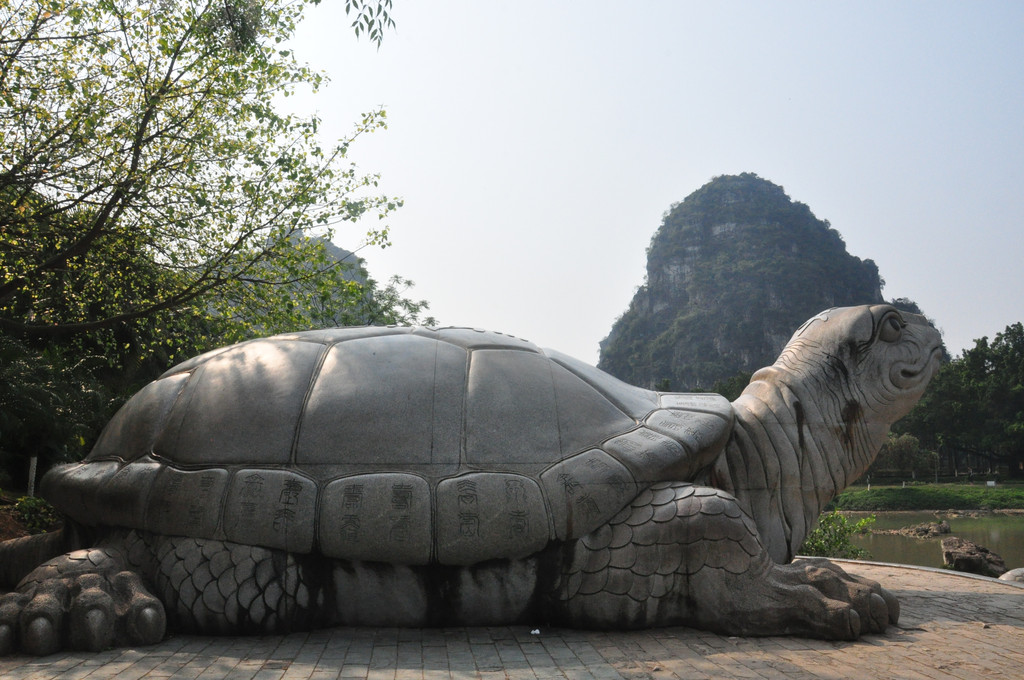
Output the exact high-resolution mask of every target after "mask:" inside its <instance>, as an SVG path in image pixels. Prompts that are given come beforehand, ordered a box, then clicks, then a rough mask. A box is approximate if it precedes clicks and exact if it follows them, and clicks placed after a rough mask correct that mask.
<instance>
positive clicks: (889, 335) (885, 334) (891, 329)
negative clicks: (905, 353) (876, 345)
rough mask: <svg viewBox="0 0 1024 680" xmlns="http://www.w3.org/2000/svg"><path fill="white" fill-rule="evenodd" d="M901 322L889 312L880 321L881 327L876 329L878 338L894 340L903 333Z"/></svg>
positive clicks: (887, 340)
mask: <svg viewBox="0 0 1024 680" xmlns="http://www.w3.org/2000/svg"><path fill="white" fill-rule="evenodd" d="M903 326H904V324H903V322H902V321H901V320H900V318H899V317H898V316H897V315H895V314H890V315H889V316H887V317H886V318H885V319H884V320H883V321H882V329H881V330H880V331H878V339H879V340H881V341H883V342H896V341H897V340H899V339H900V336H901V335H902V334H903Z"/></svg>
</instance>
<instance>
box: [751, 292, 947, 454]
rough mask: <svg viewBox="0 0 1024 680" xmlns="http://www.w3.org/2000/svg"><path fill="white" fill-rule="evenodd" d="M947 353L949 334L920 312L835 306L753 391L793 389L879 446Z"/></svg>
mask: <svg viewBox="0 0 1024 680" xmlns="http://www.w3.org/2000/svg"><path fill="white" fill-rule="evenodd" d="M942 355H943V349H942V337H941V335H940V334H939V332H938V331H937V330H935V328H934V327H933V326H932V325H931V324H930V323H929V322H928V320H927V319H925V318H924V317H923V316H921V315H920V314H908V313H906V312H901V311H899V310H898V309H896V308H895V307H892V306H891V305H866V306H863V307H843V308H835V309H829V310H826V311H824V312H822V313H821V314H818V315H817V316H815V317H813V318H812V319H810V320H808V321H807V322H806V323H804V325H802V326H801V327H800V328H799V329H797V331H796V333H794V334H793V337H792V338H791V339H790V341H789V343H787V345H786V347H785V349H783V351H782V354H781V355H780V356H779V358H778V360H777V361H776V362H775V364H774V365H773V366H770V367H768V368H763V369H761V370H760V371H758V372H757V373H755V374H754V375H753V377H752V378H751V386H750V387H748V389H751V388H753V387H754V384H755V382H758V381H764V382H768V383H774V384H776V385H778V386H785V387H788V388H790V389H791V390H792V392H794V393H795V394H800V395H804V397H806V398H810V399H812V400H813V401H814V402H815V405H816V406H817V409H816V410H817V411H818V412H819V413H821V414H822V415H823V416H824V417H825V418H826V420H828V421H830V424H831V425H832V426H833V427H836V426H838V427H839V429H840V431H841V433H843V434H844V435H845V437H846V438H847V439H848V440H849V439H851V438H853V432H854V430H855V429H856V430H858V431H859V433H860V434H861V435H863V434H867V435H868V436H869V441H867V442H864V444H866V445H867V447H868V448H872V447H873V446H874V445H876V444H877V445H880V444H881V438H883V437H884V436H885V433H886V432H887V431H888V429H889V426H890V425H892V423H894V422H896V421H897V420H899V419H900V418H902V417H903V416H904V415H906V414H907V413H908V412H909V411H910V409H911V408H913V406H914V404H916V403H917V401H918V400H919V399H920V398H921V395H922V394H924V390H925V387H927V385H928V382H929V381H930V380H931V378H932V376H933V375H934V374H935V372H936V371H937V370H938V368H939V364H940V361H941V357H942ZM806 410H807V409H805V411H806ZM837 421H838V422H837ZM858 438H859V437H858ZM860 453H861V455H863V453H864V452H860ZM874 454H875V451H874V450H872V451H870V452H868V456H869V457H870V458H872V459H873V458H874ZM857 457H858V458H860V457H861V456H857Z"/></svg>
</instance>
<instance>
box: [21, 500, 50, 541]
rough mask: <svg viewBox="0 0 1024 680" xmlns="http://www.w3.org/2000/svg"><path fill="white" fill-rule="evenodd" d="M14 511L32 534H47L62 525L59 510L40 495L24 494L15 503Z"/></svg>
mask: <svg viewBox="0 0 1024 680" xmlns="http://www.w3.org/2000/svg"><path fill="white" fill-rule="evenodd" d="M14 512H15V514H16V515H17V516H18V520H19V521H20V522H21V523H22V524H23V525H24V526H25V529H27V530H28V532H29V533H30V534H45V533H46V532H47V531H50V530H51V529H56V528H57V527H58V526H59V525H60V515H58V514H57V511H56V510H54V508H53V506H52V505H50V504H49V503H47V502H46V501H45V500H44V499H42V498H40V497H38V496H22V497H21V498H19V499H18V502H17V503H15V504H14Z"/></svg>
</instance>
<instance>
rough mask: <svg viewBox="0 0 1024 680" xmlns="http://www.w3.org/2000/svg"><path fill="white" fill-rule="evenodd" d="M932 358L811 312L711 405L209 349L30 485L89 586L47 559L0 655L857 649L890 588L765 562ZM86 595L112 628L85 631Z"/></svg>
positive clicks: (491, 363) (341, 348)
mask: <svg viewBox="0 0 1024 680" xmlns="http://www.w3.org/2000/svg"><path fill="white" fill-rule="evenodd" d="M939 348H940V345H939V335H938V333H937V332H936V331H935V330H934V329H933V328H931V326H929V325H928V324H927V323H926V322H925V321H924V319H923V318H921V317H914V316H912V315H901V314H900V313H899V312H897V311H896V310H895V309H893V308H891V307H888V306H884V305H879V306H872V307H860V308H849V309H840V310H829V311H828V312H824V313H822V314H820V315H818V316H817V317H815V318H814V319H812V320H811V321H809V322H807V323H806V324H804V326H802V327H801V328H800V329H799V330H798V331H797V333H796V334H795V335H794V337H793V339H792V340H791V342H790V344H789V345H788V346H787V348H786V349H785V350H784V352H783V354H782V355H781V356H780V358H779V360H778V361H777V362H776V364H775V365H774V366H772V367H768V368H766V369H762V370H761V371H759V372H758V373H756V374H755V375H754V376H753V379H752V381H751V385H750V386H749V387H748V388H747V390H745V392H744V394H743V396H741V397H740V398H739V399H738V400H737V401H736V402H734V403H733V404H729V403H728V402H726V401H725V400H724V399H722V398H721V397H718V396H717V395H679V394H658V393H654V392H648V391H646V390H641V389H639V388H636V387H632V386H629V385H625V384H623V383H621V382H618V381H616V380H615V379H614V378H612V377H610V376H607V375H605V374H603V373H601V372H600V371H598V370H597V369H594V368H592V367H589V366H586V365H584V364H582V363H580V362H578V361H576V360H573V359H570V358H568V357H565V356H563V355H559V354H557V353H554V352H547V351H542V350H540V349H539V348H537V347H535V346H533V345H531V344H530V343H528V342H526V341H524V340H521V339H518V338H515V337H512V336H508V335H503V334H499V333H491V332H486V331H479V330H474V329H426V328H416V329H401V328H384V329H374V328H363V329H333V330H328V331H313V332H310V333H297V334H289V335H283V336H276V337H274V338H268V339H265V340H257V341H251V342H247V343H242V344H241V345H238V346H236V347H233V348H226V349H222V350H219V351H216V352H211V353H208V354H207V355H204V356H202V357H199V358H197V359H194V360H190V361H188V362H186V363H185V364H183V365H182V366H180V367H177V368H175V369H172V370H171V371H169V372H168V373H167V374H165V376H164V377H163V378H162V379H161V380H159V381H157V382H156V383H154V385H152V386H150V387H148V388H146V389H144V390H143V391H142V392H140V393H139V395H137V396H136V397H135V398H134V399H133V400H132V401H130V402H129V404H128V405H127V406H126V407H125V410H124V411H123V412H122V413H121V414H119V415H118V416H116V417H115V418H114V420H113V421H112V424H111V427H110V428H108V430H107V431H106V432H105V433H104V435H103V437H102V438H101V445H100V446H98V447H97V449H96V450H94V451H93V453H91V454H90V456H89V457H88V458H87V460H86V462H85V463H83V464H80V465H73V466H68V467H64V468H59V469H57V470H54V471H52V472H51V473H49V474H48V475H47V476H46V477H45V479H44V480H43V485H42V486H43V490H44V493H45V494H47V495H48V496H49V498H50V499H51V500H52V501H53V502H54V503H56V504H57V505H58V506H59V507H60V508H61V509H63V510H64V511H65V512H67V513H68V514H69V515H70V516H71V518H72V521H73V522H77V523H80V524H85V525H88V526H91V527H94V529H93V532H92V533H93V536H92V538H90V537H89V536H88V535H86V534H82V538H81V540H82V541H85V542H87V543H88V542H92V543H94V544H95V545H96V546H98V547H100V548H101V549H102V551H103V552H102V555H103V560H102V565H103V566H102V568H98V567H97V568H96V569H92V570H89V569H86V570H82V569H80V565H81V564H82V562H81V560H79V559H77V558H75V557H74V554H68V555H55V556H54V558H53V559H52V560H50V561H49V562H47V563H46V564H44V565H42V566H41V567H39V568H38V569H36V570H35V571H32V573H31V574H29V576H28V577H27V578H26V580H25V581H24V582H23V583H22V584H21V585H20V586H19V592H17V593H15V594H12V595H9V596H4V597H3V598H0V648H2V649H6V650H7V651H9V650H11V649H15V648H21V649H26V650H34V651H36V652H39V650H52V649H56V648H60V647H62V646H66V645H72V646H84V647H93V646H95V645H96V644H98V643H96V642H95V641H96V640H106V641H110V640H124V639H131V640H133V641H134V642H136V643H146V642H154V641H155V639H156V638H157V637H158V636H157V635H156V633H157V632H159V633H160V635H162V632H163V629H162V628H160V629H159V631H157V628H156V627H154V626H149V627H146V626H143V627H142V628H139V630H141V631H142V632H141V633H140V634H139V635H136V636H135V637H132V636H129V637H128V638H126V637H125V634H123V633H122V632H119V631H122V630H123V629H124V626H125V625H126V623H125V621H128V620H130V619H131V617H130V616H129V615H127V614H123V612H132V611H136V610H139V609H140V608H141V609H142V610H145V611H149V610H150V609H152V607H153V606H154V605H153V603H154V602H156V603H158V604H159V603H162V607H163V609H161V612H163V611H164V610H166V613H167V616H168V622H169V625H170V626H171V627H173V628H176V629H178V630H186V631H198V632H211V633H220V634H223V633H229V632H235V631H238V632H263V633H266V632H272V631H279V630H291V629H295V628H307V627H317V626H325V625H334V624H367V625H387V624H390V625H408V626H426V625H451V624H458V623H467V622H469V623H475V624H487V625H495V624H504V623H511V622H516V621H527V620H536V619H540V620H545V621H552V622H560V623H562V624H565V625H572V626H585V627H602V628H620V627H629V628H635V627H646V626H667V625H678V624H686V625H693V626H699V627H702V628H705V629H709V630H718V631H723V632H730V633H734V634H764V633H766V632H773V633H790V634H800V635H809V636H814V637H823V638H839V639H853V638H856V637H857V636H859V635H861V634H867V633H875V632H880V631H883V630H885V629H886V627H887V626H889V625H890V624H891V623H893V622H895V621H896V619H897V618H898V616H899V605H898V603H897V601H896V600H895V598H894V597H892V595H891V594H890V593H888V592H887V591H885V590H884V589H882V588H881V587H880V586H879V585H878V584H876V583H873V582H868V581H864V580H862V579H859V578H857V577H854V576H851V575H849V574H847V573H845V572H844V571H842V570H841V569H839V568H837V567H835V566H834V565H831V564H830V563H828V562H818V561H815V562H800V563H797V564H792V565H791V564H787V562H789V560H790V558H791V557H792V555H793V552H794V551H795V549H796V548H797V547H798V546H799V545H800V543H801V542H802V540H803V537H804V536H805V535H806V532H807V531H808V530H809V529H810V527H811V526H812V525H813V522H814V521H815V519H816V518H817V516H818V514H819V512H820V510H821V509H822V508H823V507H824V505H825V504H826V503H827V502H828V500H829V499H830V498H831V497H832V496H833V495H834V494H835V493H836V492H837V491H838V490H840V489H842V488H843V487H844V486H845V485H846V484H847V483H848V482H849V481H851V480H852V479H854V478H855V477H856V476H857V475H858V474H859V473H860V472H861V471H862V470H863V469H865V468H866V467H867V466H868V465H869V464H870V462H871V460H872V459H873V457H874V455H875V453H876V452H877V449H878V447H879V446H880V445H881V443H882V441H884V437H885V433H886V431H887V429H888V426H889V424H890V423H891V422H893V421H894V420H896V419H897V418H899V417H900V416H902V415H903V414H904V413H906V411H908V410H909V409H910V407H911V406H912V405H913V403H914V402H915V401H916V400H917V399H918V398H919V397H920V395H921V393H922V391H923V389H924V386H925V385H926V384H927V382H928V380H929V378H930V377H931V375H932V374H933V372H934V371H935V370H936V368H937V365H938V356H939V351H940V349H939ZM139 419H141V420H143V421H145V422H136V421H137V420H139ZM73 526H74V524H73V525H71V526H70V527H69V529H70V528H73ZM74 536H78V534H74ZM47 545H50V544H49V543H48V544H47ZM5 550H6V551H7V552H5ZM19 551H21V552H22V553H23V554H28V551H27V550H26V549H25V548H24V545H23V544H22V543H19V544H17V545H14V544H12V545H11V546H10V547H9V548H5V547H4V546H0V557H5V556H6V559H12V560H15V561H17V560H18V559H25V558H19V557H18V554H19ZM33 554H39V550H34V551H33ZM34 566H36V565H35V563H31V564H25V565H24V572H23V573H27V572H29V571H31V570H32V568H33V567H34ZM120 573H124V574H131V575H134V576H133V578H135V581H133V583H137V584H139V587H134V586H133V587H131V588H122V587H120V586H119V585H118V583H120V582H121V581H119V580H118V579H121V580H123V578H122V577H119V576H118V577H116V578H115V575H116V574H120ZM86 591H88V592H89V593H102V597H100V596H99V595H96V597H99V598H100V599H101V600H102V601H103V602H107V603H109V606H108V605H104V607H106V608H105V609H103V612H107V611H110V612H115V614H114V615H108V614H106V613H102V612H101V613H99V614H97V615H95V616H93V615H92V614H89V612H90V611H92V610H91V609H90V607H91V606H92V605H90V604H89V602H92V600H90V599H89V598H84V599H83V598H82V597H81V596H80V593H83V592H86ZM150 593H152V595H151V594H150ZM90 597H91V596H90ZM54 603H57V604H54ZM61 603H64V604H61ZM147 616H148V615H147ZM69 621H70V622H72V624H73V625H70V627H69V624H68V622H69ZM76 621H77V622H78V623H74V622H76ZM83 627H84V628H83ZM69 631H73V633H74V634H70V633H69ZM140 636H141V637H140ZM83 640H84V641H85V642H83ZM90 641H91V642H90Z"/></svg>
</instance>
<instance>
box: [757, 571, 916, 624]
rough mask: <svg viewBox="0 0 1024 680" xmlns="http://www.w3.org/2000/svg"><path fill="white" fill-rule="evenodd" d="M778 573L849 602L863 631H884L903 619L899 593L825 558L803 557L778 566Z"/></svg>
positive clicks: (781, 577) (826, 595)
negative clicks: (898, 597)
mask: <svg viewBox="0 0 1024 680" xmlns="http://www.w3.org/2000/svg"><path fill="white" fill-rule="evenodd" d="M776 576H777V578H778V579H779V580H781V581H783V582H788V583H791V584H794V585H799V584H806V585H809V586H811V587H813V588H814V589H815V590H817V591H818V592H820V593H821V594H822V595H823V596H825V597H826V598H829V599H830V600H833V601H838V602H841V603H843V604H846V605H848V606H849V607H850V608H851V609H852V610H853V611H854V612H855V613H856V614H857V618H858V619H859V621H860V633H861V634H868V633H884V632H885V629H886V628H888V627H889V626H890V625H895V624H896V623H897V622H898V621H899V618H900V603H899V600H898V599H896V596H895V595H893V594H892V593H890V592H889V591H888V590H886V589H885V588H883V587H882V586H880V585H879V584H878V583H877V582H875V581H872V580H870V579H866V578H862V577H860V576H855V575H853V574H848V573H847V572H846V571H844V570H843V569H842V568H841V567H839V566H838V565H836V564H834V563H832V562H830V561H829V560H827V559H824V558H804V559H800V560H797V561H796V562H793V563H792V564H787V565H780V566H777V567H776Z"/></svg>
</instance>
